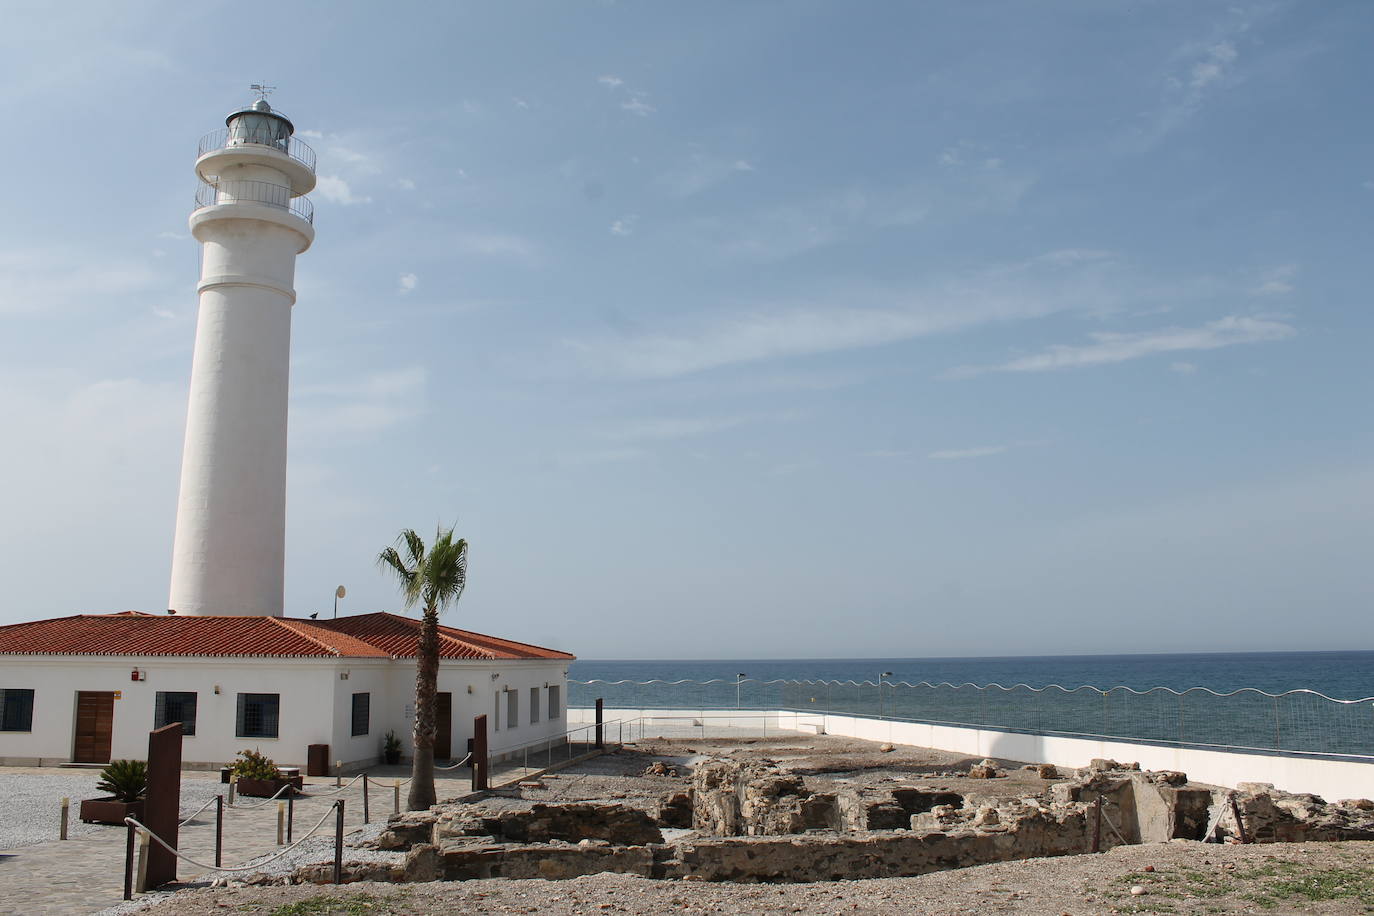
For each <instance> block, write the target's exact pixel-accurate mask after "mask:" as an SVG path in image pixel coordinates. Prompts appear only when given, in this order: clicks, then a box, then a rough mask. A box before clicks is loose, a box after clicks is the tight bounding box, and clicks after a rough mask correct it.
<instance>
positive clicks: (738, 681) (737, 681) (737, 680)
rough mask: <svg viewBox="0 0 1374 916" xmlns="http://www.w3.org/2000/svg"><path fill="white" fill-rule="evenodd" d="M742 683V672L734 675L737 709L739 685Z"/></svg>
mask: <svg viewBox="0 0 1374 916" xmlns="http://www.w3.org/2000/svg"><path fill="white" fill-rule="evenodd" d="M742 683H744V672H743V671H741V672H740V673H739V674H737V675H735V708H736V709H739V708H740V705H739V685H740V684H742Z"/></svg>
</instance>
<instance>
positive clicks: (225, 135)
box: [196, 124, 315, 172]
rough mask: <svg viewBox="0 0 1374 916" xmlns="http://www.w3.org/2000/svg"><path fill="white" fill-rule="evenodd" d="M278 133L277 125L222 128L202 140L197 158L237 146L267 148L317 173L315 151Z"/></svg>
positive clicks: (294, 139)
mask: <svg viewBox="0 0 1374 916" xmlns="http://www.w3.org/2000/svg"><path fill="white" fill-rule="evenodd" d="M278 131H279V128H277V127H275V125H274V126H273V127H272V128H271V129H255V128H251V127H247V126H245V125H242V124H240V125H236V126H235V127H234V128H233V129H232V130H231V129H230V128H228V127H221V128H220V129H219V130H212V131H210V133H208V134H206V135H205V136H203V137H201V138H200V149H199V151H198V152H197V153H196V158H197V159H199V158H200V157H201V156H204V155H205V154H206V153H209V152H213V151H214V150H220V149H233V148H234V147H237V146H266V147H269V148H271V149H274V150H276V151H277V152H279V153H285V154H286V155H288V156H290V157H291V158H292V159H295V160H296V161H297V162H299V163H300V164H301V165H304V166H305V167H306V168H308V169H310V171H312V172H313V171H315V151H314V150H313V149H311V148H310V147H309V146H308V145H307V144H305V143H302V142H301V141H300V140H297V139H296V138H295V137H282V136H280V134H279V133H278Z"/></svg>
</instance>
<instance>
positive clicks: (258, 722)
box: [234, 693, 281, 738]
mask: <svg viewBox="0 0 1374 916" xmlns="http://www.w3.org/2000/svg"><path fill="white" fill-rule="evenodd" d="M280 710H281V694H279V693H241V694H239V711H238V728H237V730H236V731H235V732H234V734H235V735H237V736H238V737H240V738H275V737H277V720H278V714H279V712H280Z"/></svg>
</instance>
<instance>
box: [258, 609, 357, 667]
mask: <svg viewBox="0 0 1374 916" xmlns="http://www.w3.org/2000/svg"><path fill="white" fill-rule="evenodd" d="M267 619H268V620H270V621H272V622H273V623H275V624H276V625H277V626H279V627H284V628H286V629H287V630H290V631H291V632H292V633H295V634H296V635H297V636H299V637H301V638H302V639H304V640H306V641H307V642H312V643H314V644H315V645H317V646H319V647H320V648H321V649H324V650H325V651H327V652H332V653H333V654H334V655H337V656H340V657H342V656H343V652H341V651H340V650H339V647H338V646H331V645H329V643H327V642H325V641H324V640H322V639H320V637H318V636H316V635H315V634H313V633H309V632H306V631H305V629H302V628H298V627H296V626H292V624H297V623H299V624H303V625H304V626H305V627H306V628H308V629H314V628H313V627H310V626H309V625H308V624H304V621H300V620H295V619H293V618H287V617H268V618H267ZM326 632H331V631H326ZM336 635H342V636H346V635H348V634H346V633H343V634H336Z"/></svg>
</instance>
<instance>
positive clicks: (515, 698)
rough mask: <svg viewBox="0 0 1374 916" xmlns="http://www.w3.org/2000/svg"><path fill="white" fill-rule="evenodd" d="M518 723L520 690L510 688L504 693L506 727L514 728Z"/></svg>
mask: <svg viewBox="0 0 1374 916" xmlns="http://www.w3.org/2000/svg"><path fill="white" fill-rule="evenodd" d="M519 723H520V691H518V690H512V691H509V692H508V693H507V694H506V728H515V726H516V725H518V724H519Z"/></svg>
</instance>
